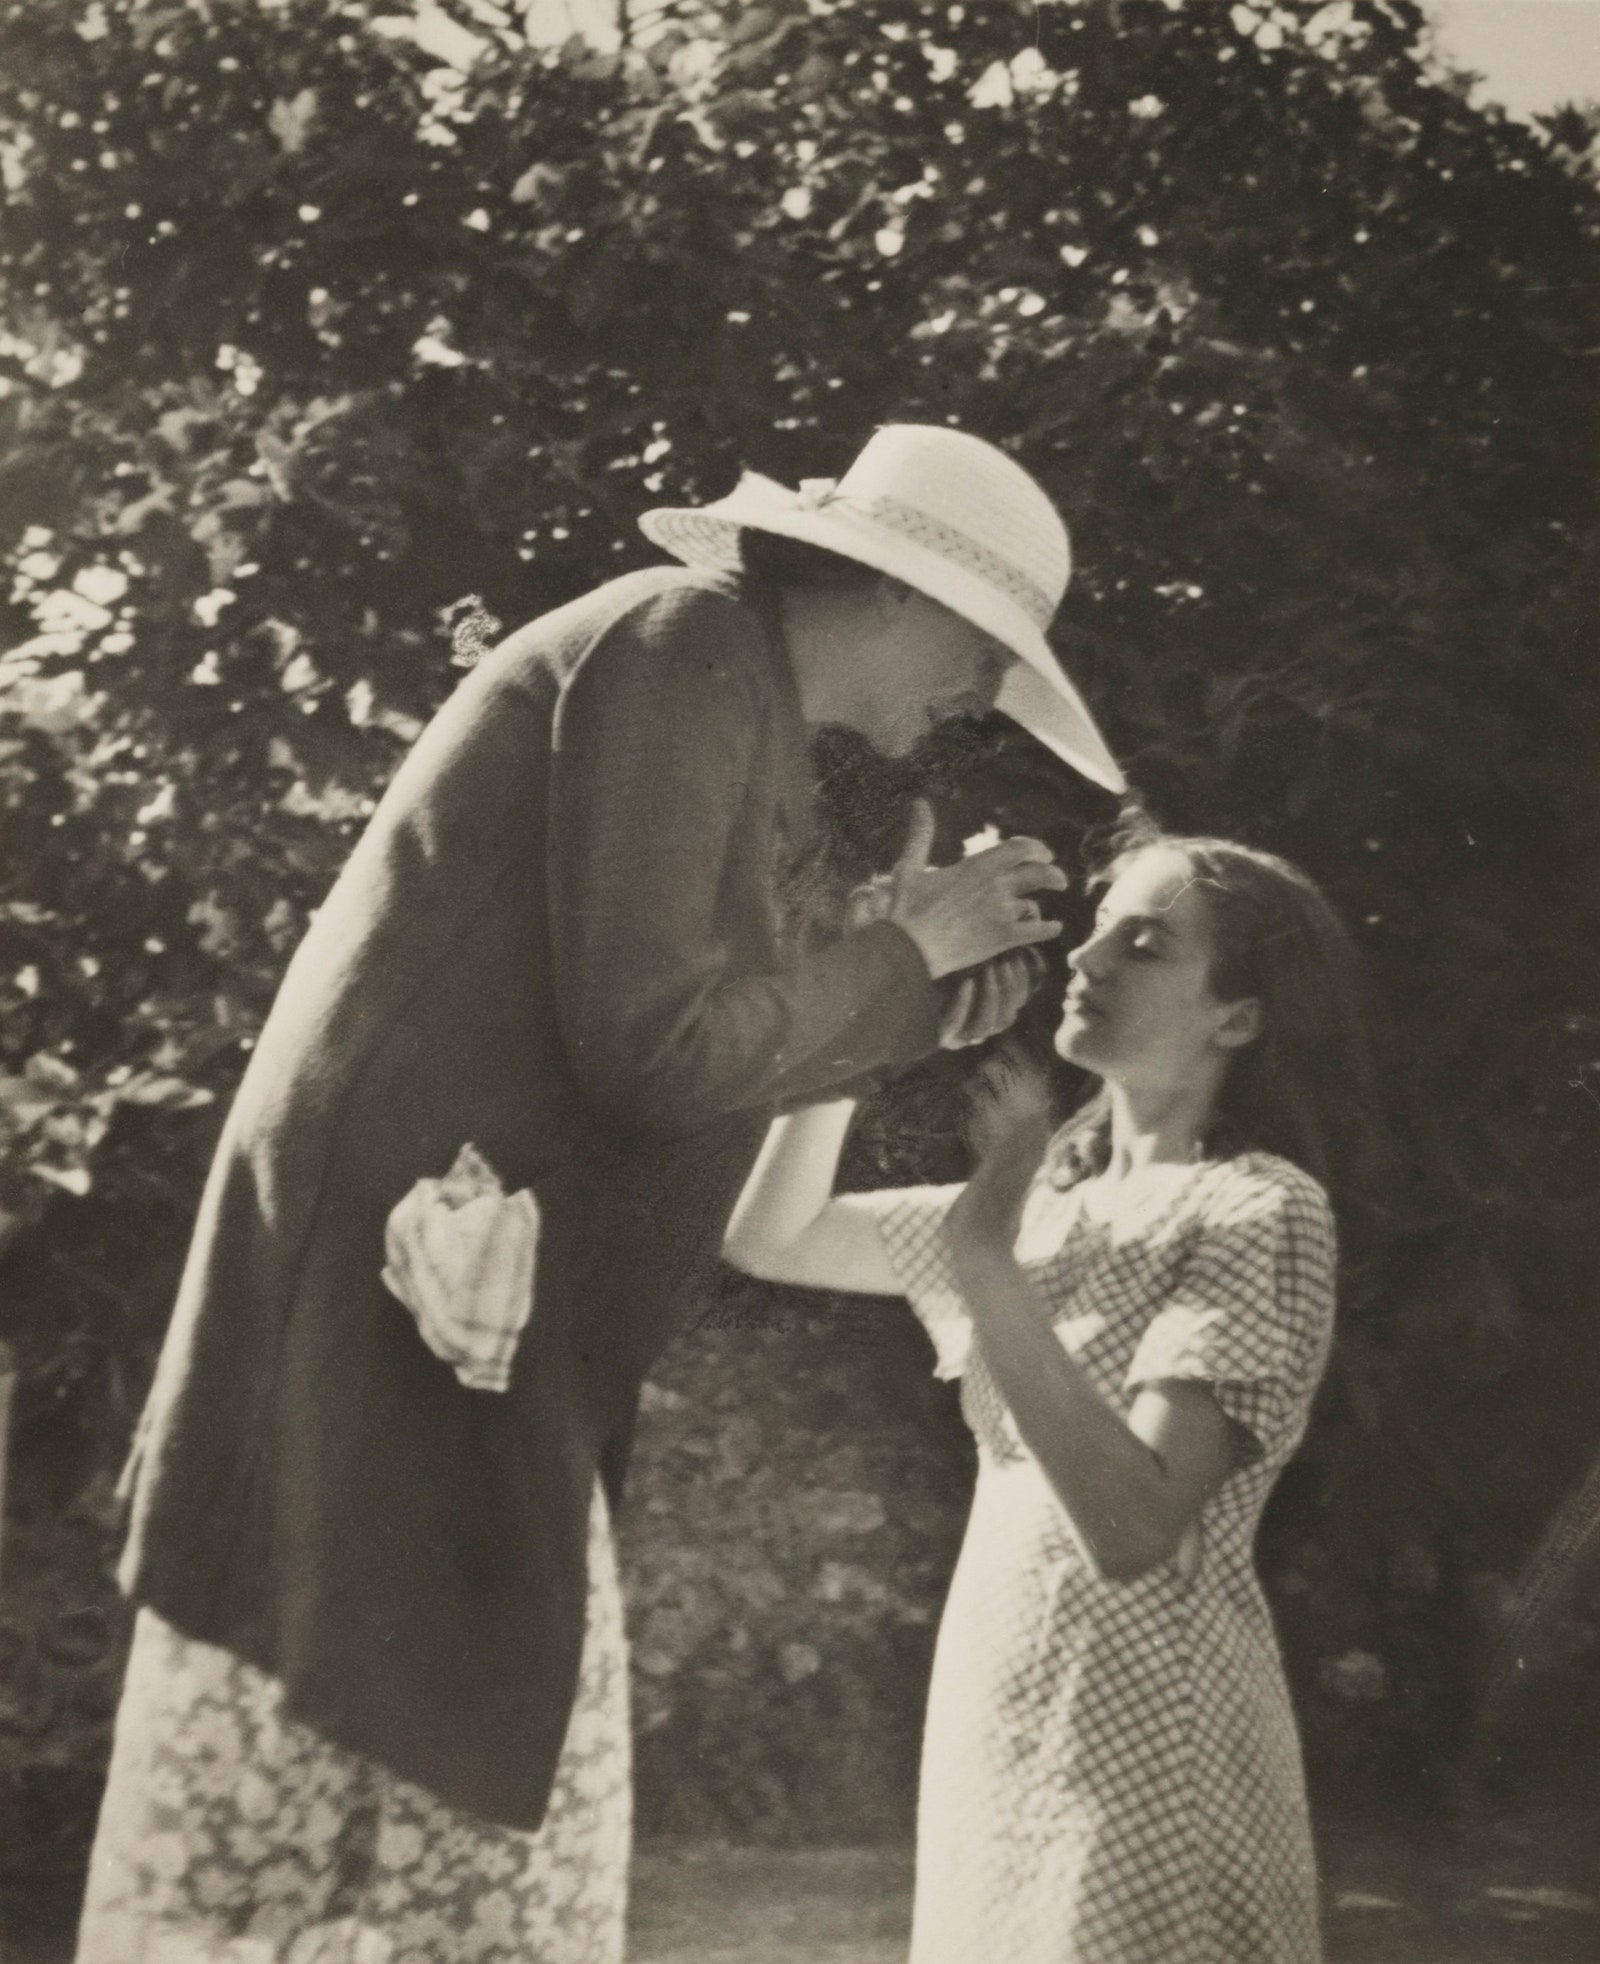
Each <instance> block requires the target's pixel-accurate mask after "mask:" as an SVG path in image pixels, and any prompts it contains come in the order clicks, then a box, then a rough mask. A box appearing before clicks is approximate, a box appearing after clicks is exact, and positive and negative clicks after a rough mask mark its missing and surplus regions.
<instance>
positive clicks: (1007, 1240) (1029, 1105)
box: [945, 1047, 1054, 1255]
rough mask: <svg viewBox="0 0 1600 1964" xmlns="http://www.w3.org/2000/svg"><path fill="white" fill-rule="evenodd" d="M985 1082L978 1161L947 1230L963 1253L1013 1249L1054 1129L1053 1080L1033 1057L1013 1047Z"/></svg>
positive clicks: (978, 1106)
mask: <svg viewBox="0 0 1600 1964" xmlns="http://www.w3.org/2000/svg"><path fill="white" fill-rule="evenodd" d="M979 1087H980V1088H979V1090H978V1092H977V1094H976V1096H975V1098H974V1103H973V1109H972V1115H971V1126H970V1132H971V1136H972V1137H973V1139H974V1143H975V1145H976V1146H977V1149H978V1153H979V1158H978V1165H977V1169H976V1170H975V1172H974V1173H973V1175H972V1178H971V1179H970V1180H968V1182H967V1184H966V1186H965V1187H964V1188H963V1189H962V1191H961V1194H960V1197H959V1198H958V1199H957V1200H956V1203H955V1205H954V1206H953V1207H952V1208H951V1210H950V1213H949V1215H948V1217H947V1220H946V1226H945V1232H946V1234H947V1235H948V1236H949V1239H950V1244H951V1247H952V1249H953V1250H954V1251H955V1252H957V1253H958V1254H960V1253H962V1252H971V1251H987V1252H1000V1253H1005V1254H1007V1255H1009V1254H1010V1253H1011V1251H1012V1249H1013V1248H1014V1247H1015V1246H1016V1240H1017V1230H1018V1227H1019V1226H1020V1223H1021V1218H1022V1205H1023V1202H1024V1201H1025V1200H1026V1199H1027V1197H1028V1189H1029V1188H1030V1187H1031V1186H1032V1185H1033V1178H1034V1175H1035V1174H1036V1173H1037V1172H1038V1170H1039V1165H1040V1162H1041V1161H1042V1160H1043V1158H1044V1154H1045V1148H1046V1147H1047V1146H1048V1145H1049V1143H1050V1137H1051V1133H1052V1132H1053V1130H1054V1118H1053V1113H1052V1110H1051V1097H1050V1084H1049V1079H1048V1077H1047V1076H1046V1075H1045V1073H1044V1072H1043V1071H1042V1070H1041V1069H1040V1067H1039V1066H1038V1065H1037V1064H1036V1063H1035V1062H1034V1061H1033V1060H1032V1059H1031V1058H1028V1057H1026V1056H1024V1055H1023V1054H1022V1053H1021V1052H1020V1051H1019V1050H1017V1049H1016V1048H1015V1047H1012V1048H1010V1049H1009V1050H1008V1051H1004V1052H1002V1054H1001V1056H1000V1057H999V1058H997V1059H996V1060H995V1065H994V1067H993V1068H992V1069H991V1070H989V1071H986V1072H984V1073H983V1074H982V1076H981V1077H980V1080H979Z"/></svg>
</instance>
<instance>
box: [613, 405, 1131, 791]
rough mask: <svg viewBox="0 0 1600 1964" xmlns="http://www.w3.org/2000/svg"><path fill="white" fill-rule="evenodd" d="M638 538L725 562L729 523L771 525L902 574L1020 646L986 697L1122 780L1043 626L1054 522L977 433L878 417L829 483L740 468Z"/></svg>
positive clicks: (767, 528)
mask: <svg viewBox="0 0 1600 1964" xmlns="http://www.w3.org/2000/svg"><path fill="white" fill-rule="evenodd" d="M639 524H640V527H641V529H642V530H643V532H644V535H645V537H646V538H647V539H649V540H651V542H652V543H653V544H655V545H658V546H661V547H662V548H663V549H664V550H665V551H667V552H670V553H671V554H672V555H673V556H674V557H675V558H677V559H681V560H683V561H684V562H685V563H686V564H688V565H690V566H706V567H712V568H715V569H717V570H719V571H724V572H726V571H731V570H734V569H736V568H737V567H738V564H739V534H740V532H741V531H744V530H746V529H752V530H755V531H758V532H776V533H777V534H779V536H780V537H782V538H786V539H800V540H803V541H804V542H805V543H806V544H808V545H814V546H821V547H823V548H825V549H826V550H827V551H829V552H836V553H839V554H841V555H842V556H843V557H844V558H846V559H854V560H858V561H860V563H861V564H862V565H865V566H871V567H874V568H876V570H877V571H878V572H880V573H887V574H888V575H889V576H890V577H891V578H893V579H897V580H904V581H905V583H906V584H907V586H912V587H915V588H916V589H917V591H918V592H919V593H925V594H926V595H927V596H928V598H929V599H930V600H937V601H939V602H940V603H941V604H942V605H943V606H946V607H948V608H949V609H950V610H951V611H952V612H953V613H957V614H960V615H961V617H962V618H963V619H964V620H968V621H971V622H972V624H973V625H974V626H975V627H980V628H982V629H983V631H984V633H986V634H989V635H992V636H993V637H994V639H995V640H996V641H998V642H1000V643H1001V644H1002V645H1003V646H1004V647H1007V648H1009V649H1010V650H1011V652H1012V653H1013V654H1015V655H1017V656H1019V657H1020V660H1018V661H1015V662H1013V663H1011V664H1010V666H1009V667H1008V668H1007V670H1006V674H1005V680H1004V682H1003V683H1002V684H1001V688H1000V695H999V700H998V702H997V704H996V707H997V708H999V709H1002V710H1004V711H1005V713H1006V714H1007V715H1008V716H1010V717H1012V718H1013V719H1014V720H1015V721H1016V722H1018V723H1020V724H1021V725H1022V727H1023V728H1024V729H1025V730H1028V731H1031V732H1032V734H1033V735H1034V736H1036V737H1037V738H1038V739H1039V741H1040V742H1041V743H1043V744H1045V745H1046V746H1047V747H1048V748H1049V749H1051V750H1053V751H1054V752H1055V754H1056V755H1057V756H1058V757H1060V758H1062V759H1063V760H1064V761H1065V762H1067V763H1069V764H1071V765H1072V766H1073V768H1074V769H1075V770H1079V771H1081V772H1082V773H1083V775H1084V776H1085V777H1087V778H1090V779H1092V780H1093V782H1094V783H1096V784H1100V785H1104V786H1105V788H1106V789H1107V790H1108V791H1122V790H1124V789H1126V783H1125V780H1124V778H1123V775H1122V772H1121V770H1120V769H1119V768H1118V766H1117V760H1116V759H1115V758H1114V757H1113V756H1112V754H1111V752H1110V750H1109V749H1108V748H1107V746H1106V741H1105V738H1104V737H1102V736H1101V734H1100V732H1099V730H1098V729H1097V728H1096V727H1095V721H1094V718H1093V716H1091V715H1090V713H1089V708H1088V705H1087V704H1086V703H1085V702H1084V700H1083V698H1082V696H1080V695H1079V694H1078V691H1077V690H1076V689H1075V688H1074V687H1073V686H1072V684H1071V682H1069V681H1068V680H1067V678H1066V676H1065V675H1064V674H1063V673H1062V671H1061V666H1060V664H1059V662H1057V660H1056V658H1055V656H1054V654H1053V653H1052V652H1051V649H1050V644H1049V642H1048V641H1046V639H1045V629H1046V628H1047V627H1048V626H1049V625H1050V622H1051V620H1052V619H1053V618H1054V616H1055V611H1056V608H1057V607H1058V606H1059V605H1060V602H1061V596H1062V594H1063V593H1065V591H1066V588H1067V579H1068V576H1069V574H1070V573H1071V570H1072V553H1071V548H1070V545H1069V543H1068V540H1067V528H1066V526H1065V525H1063V524H1062V522H1061V518H1060V515H1059V514H1058V512H1057V511H1056V508H1055V506H1054V505H1053V504H1051V502H1050V500H1049V498H1048V497H1047V496H1046V495H1045V493H1044V491H1043V489H1042V488H1041V487H1040V486H1039V485H1038V484H1036V483H1035V482H1034V480H1033V479H1032V478H1031V477H1030V476H1029V475H1028V473H1027V472H1026V471H1025V470H1024V469H1023V468H1022V466H1021V465H1020V464H1016V463H1013V462H1012V460H1011V459H1010V458H1009V457H1008V456H1006V454H1005V453H1004V451H1001V450H997V449H996V448H995V447H994V445H993V444H992V443H985V442H984V441H983V439H982V438H981V437H975V436H968V435H967V434H966V433H965V432H963V431H961V430H950V429H942V428H940V427H938V426H937V425H933V424H924V423H891V424H888V425H886V426H885V427H884V428H883V429H880V430H878V431H877V432H876V433H875V434H874V435H873V436H872V437H871V439H870V440H869V441H868V443H867V445H866V447H865V448H864V449H863V450H862V452H861V454H860V456H859V457H857V458H856V460H855V462H854V463H853V464H852V465H851V466H850V468H849V470H848V471H846V472H845V474H844V476H843V477H842V478H840V479H839V480H838V482H837V483H835V482H834V480H833V479H831V478H809V479H807V480H806V481H805V482H804V483H803V484H802V485H801V486H800V489H799V490H798V491H790V490H788V489H787V488H786V487H785V486H784V485H781V484H777V483H775V482H774V481H773V480H772V479H771V478H770V477H762V476H760V475H759V474H758V473H757V472H755V471H747V472H746V473H745V474H744V476H743V477H742V478H740V480H739V482H738V484H737V485H736V486H735V487H734V489H733V490H732V491H731V492H729V494H728V495H727V497H725V498H719V499H717V500H716V502H715V503H713V504H709V505H701V506H696V507H691V508H688V509H683V508H672V509H664V510H660V511H647V512H646V513H645V514H644V516H643V517H642V518H641V519H640V520H639Z"/></svg>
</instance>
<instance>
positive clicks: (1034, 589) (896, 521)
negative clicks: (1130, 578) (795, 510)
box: [805, 490, 1061, 633]
mask: <svg viewBox="0 0 1600 1964" xmlns="http://www.w3.org/2000/svg"><path fill="white" fill-rule="evenodd" d="M805 503H806V504H807V505H808V506H809V507H810V509H811V510H813V511H826V510H827V508H828V506H829V505H843V506H845V507H846V508H847V509H848V510H850V511H853V512H856V513H858V514H859V515H860V516H861V517H862V518H870V519H873V520H875V521H876V522H877V523H879V524H881V525H883V526H884V527H885V528H886V529H888V530H891V531H895V532H901V533H904V534H905V535H906V536H907V537H909V538H912V539H915V540H916V542H917V543H918V544H919V545H923V546H926V547H927V548H928V549H929V551H931V552H936V553H938V555H939V556H940V558H942V559H949V560H953V561H954V562H955V564H956V565H958V566H960V567H962V568H963V570H964V571H966V572H968V573H972V574H974V575H975V576H976V577H977V578H978V579H980V580H985V581H987V582H988V584H989V585H990V586H995V587H998V588H999V589H1000V591H1001V592H1002V593H1004V594H1006V595H1007V596H1008V597H1009V598H1010V599H1012V600H1013V601H1015V602H1016V604H1017V605H1018V606H1019V607H1020V608H1021V609H1022V611H1023V612H1024V613H1025V614H1026V615H1027V616H1028V618H1029V620H1031V621H1032V622H1033V624H1034V626H1035V627H1037V628H1038V629H1039V630H1040V632H1041V633H1042V632H1043V631H1044V629H1045V628H1047V627H1048V626H1049V625H1050V622H1051V619H1052V618H1053V616H1054V614H1055V611H1056V606H1057V603H1058V602H1059V600H1060V597H1061V596H1060V595H1059V594H1055V595H1051V594H1049V593H1047V592H1046V591H1045V589H1044V588H1043V587H1042V586H1040V585H1039V584H1038V582H1037V581H1036V580H1034V579H1031V578H1030V577H1029V575H1028V574H1026V573H1025V572H1023V570H1022V568H1021V567H1020V566H1016V565H1013V564H1012V562H1011V561H1010V560H1009V559H1003V558H1002V557H1001V556H1000V554H999V553H997V552H991V551H990V550H989V548H988V547H987V546H985V545H980V544H979V542H978V541H977V540H976V539H974V538H972V537H970V536H969V535H968V534H967V533H965V532H958V531H957V530H956V529H955V527H954V526H953V525H946V524H945V523H944V521H943V520H942V519H938V518H934V517H933V516H932V515H931V514H930V513H928V512H925V511H919V510H918V509H917V507H916V506H915V505H908V504H904V503H902V501H901V500H900V499H899V498H890V497H886V496H884V495H883V494H881V493H880V494H878V495H877V496H875V497H870V498H862V497H858V496H857V495H856V494H855V493H854V492H851V491H846V490H839V491H834V492H831V493H828V492H824V493H823V494H822V495H821V496H816V495H813V496H811V497H810V498H807V499H806V500H805Z"/></svg>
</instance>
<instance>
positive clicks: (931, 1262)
mask: <svg viewBox="0 0 1600 1964" xmlns="http://www.w3.org/2000/svg"><path fill="white" fill-rule="evenodd" d="M960 1192H961V1188H960V1186H959V1185H957V1186H948V1187H901V1188H899V1189H898V1190H897V1191H896V1192H894V1193H892V1194H890V1193H885V1194H883V1195H882V1196H881V1211H880V1212H879V1214H878V1232H879V1234H880V1235H881V1236H882V1238H883V1249H884V1253H885V1254H886V1255H887V1256H888V1258H889V1266H890V1267H891V1268H892V1269H893V1270H894V1273H895V1277H896V1279H897V1280H898V1282H899V1284H900V1286H901V1288H902V1289H904V1291H905V1293H906V1300H907V1301H908V1302H909V1303H910V1305H911V1307H912V1309H913V1310H914V1311H915V1313H916V1316H917V1320H918V1322H920V1323H921V1325H922V1327H923V1328H924V1329H925V1330H926V1331H927V1333H928V1335H929V1336H930V1337H931V1338H932V1339H933V1348H934V1358H935V1361H934V1376H935V1377H941V1378H958V1377H960V1376H961V1374H962V1372H963V1371H964V1370H965V1369H966V1367H967V1355H968V1352H969V1351H970V1350H971V1348H972V1318H971V1317H970V1316H969V1315H968V1314H967V1306H966V1303H965V1300H964V1299H963V1297H962V1294H961V1290H960V1288H959V1286H958V1285H957V1282H956V1277H955V1270H954V1269H953V1268H952V1267H951V1266H950V1254H949V1250H948V1248H947V1246H946V1244H945V1238H944V1224H945V1218H946V1216H947V1215H948V1214H949V1212H950V1209H951V1207H952V1206H953V1205H954V1203H955V1200H956V1196H957V1195H958V1194H959V1193H960Z"/></svg>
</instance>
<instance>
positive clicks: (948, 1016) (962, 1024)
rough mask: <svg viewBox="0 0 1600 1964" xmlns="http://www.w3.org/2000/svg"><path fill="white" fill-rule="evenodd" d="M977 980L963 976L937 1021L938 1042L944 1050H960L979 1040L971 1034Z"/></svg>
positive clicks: (969, 976)
mask: <svg viewBox="0 0 1600 1964" xmlns="http://www.w3.org/2000/svg"><path fill="white" fill-rule="evenodd" d="M977 995H978V984H977V979H976V977H974V976H971V975H964V976H963V977H962V978H961V980H960V982H959V983H958V984H957V985H956V991H955V994H954V995H953V996H951V998H950V1001H949V1003H948V1004H947V1005H946V1007H945V1012H944V1015H943V1016H942V1017H940V1019H939V1042H940V1044H941V1046H942V1047H943V1048H944V1049H946V1050H961V1049H964V1048H965V1047H966V1045H967V1044H969V1043H976V1042H979V1041H980V1039H979V1038H977V1037H974V1036H973V1035H972V1034H971V1027H972V1005H973V1003H974V1002H975V1001H976V1000H977Z"/></svg>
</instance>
